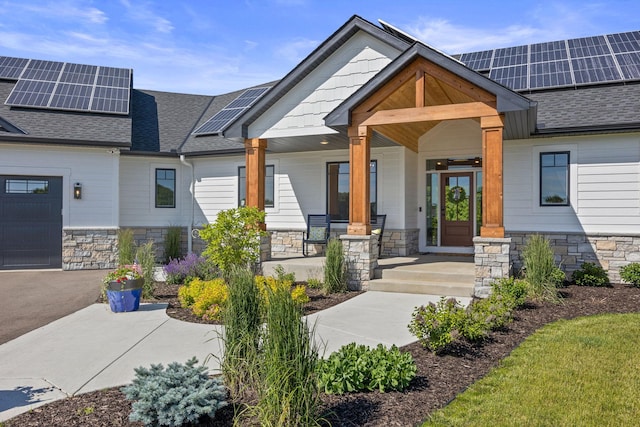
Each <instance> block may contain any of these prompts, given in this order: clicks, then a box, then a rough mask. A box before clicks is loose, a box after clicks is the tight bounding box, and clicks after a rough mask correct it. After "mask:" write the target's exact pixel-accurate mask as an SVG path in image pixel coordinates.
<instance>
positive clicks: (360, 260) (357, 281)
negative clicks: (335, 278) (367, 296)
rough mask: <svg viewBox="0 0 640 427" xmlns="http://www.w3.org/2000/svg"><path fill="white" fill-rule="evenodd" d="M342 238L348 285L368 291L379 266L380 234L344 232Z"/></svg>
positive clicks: (353, 288) (354, 288) (350, 287)
mask: <svg viewBox="0 0 640 427" xmlns="http://www.w3.org/2000/svg"><path fill="white" fill-rule="evenodd" d="M340 240H341V241H342V250H343V253H344V257H345V262H346V263H347V286H348V287H349V289H350V290H358V291H359V290H363V291H366V290H367V289H369V281H370V280H371V279H372V278H373V274H374V270H375V269H376V267H378V236H372V235H368V236H358V235H352V234H343V235H341V236H340Z"/></svg>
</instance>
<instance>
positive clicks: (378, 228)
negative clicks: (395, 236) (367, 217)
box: [371, 214, 387, 256]
mask: <svg viewBox="0 0 640 427" xmlns="http://www.w3.org/2000/svg"><path fill="white" fill-rule="evenodd" d="M385 222H387V215H386V214H385V215H373V216H372V217H371V234H375V235H377V236H378V256H380V254H381V253H382V235H383V234H384V223H385Z"/></svg>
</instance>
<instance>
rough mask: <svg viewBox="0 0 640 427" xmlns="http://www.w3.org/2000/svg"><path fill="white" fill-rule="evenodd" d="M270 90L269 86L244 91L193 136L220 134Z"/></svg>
mask: <svg viewBox="0 0 640 427" xmlns="http://www.w3.org/2000/svg"><path fill="white" fill-rule="evenodd" d="M270 88H271V86H265V87H259V88H254V89H247V90H245V91H244V92H242V93H241V94H240V96H238V97H237V98H236V99H234V100H233V101H231V102H230V103H228V104H227V105H226V106H225V107H224V108H223V109H222V110H220V111H218V112H217V113H216V114H214V115H213V116H212V117H211V118H210V119H209V120H207V121H206V122H205V123H203V124H202V125H201V126H200V127H198V128H197V129H196V130H195V131H193V134H194V135H214V134H219V133H221V132H222V131H224V130H225V128H226V127H227V126H228V125H229V124H230V123H231V122H232V121H233V120H234V119H236V118H237V117H238V116H240V114H242V113H244V112H245V111H246V110H247V109H248V108H249V107H251V106H252V105H253V104H254V103H255V102H256V101H257V100H258V99H260V97H261V96H262V95H264V94H265V93H266V92H267V91H268V90H269V89H270Z"/></svg>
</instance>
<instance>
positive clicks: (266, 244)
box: [260, 233, 271, 263]
mask: <svg viewBox="0 0 640 427" xmlns="http://www.w3.org/2000/svg"><path fill="white" fill-rule="evenodd" d="M269 260H271V233H267V235H266V236H263V237H261V238H260V262H261V263H262V262H264V261H269Z"/></svg>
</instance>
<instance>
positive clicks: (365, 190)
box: [347, 126, 371, 236]
mask: <svg viewBox="0 0 640 427" xmlns="http://www.w3.org/2000/svg"><path fill="white" fill-rule="evenodd" d="M348 134H349V169H350V170H349V226H348V227H347V234H354V235H361V236H366V235H369V234H371V222H370V221H371V219H370V216H371V213H370V211H371V207H370V202H369V185H370V182H369V180H370V171H369V168H370V166H369V165H370V163H371V149H370V142H371V129H370V128H369V127H368V126H358V127H356V126H352V127H350V128H349V132H348Z"/></svg>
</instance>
